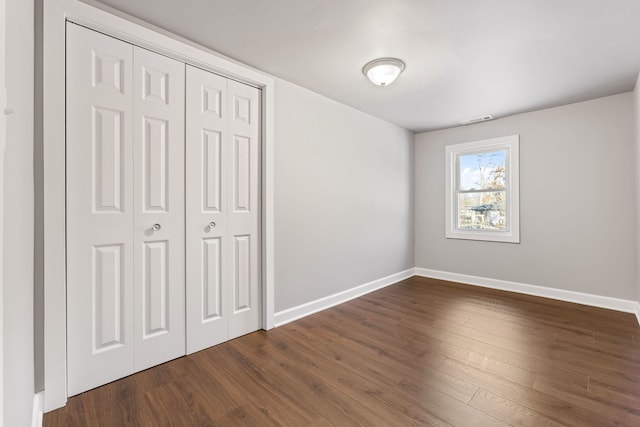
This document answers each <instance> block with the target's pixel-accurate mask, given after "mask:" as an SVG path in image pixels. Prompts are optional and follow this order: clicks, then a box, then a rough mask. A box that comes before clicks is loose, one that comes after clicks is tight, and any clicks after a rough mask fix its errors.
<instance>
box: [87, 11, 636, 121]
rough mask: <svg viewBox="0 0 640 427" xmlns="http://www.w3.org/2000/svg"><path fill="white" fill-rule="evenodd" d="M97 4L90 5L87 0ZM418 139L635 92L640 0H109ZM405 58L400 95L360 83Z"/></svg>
mask: <svg viewBox="0 0 640 427" xmlns="http://www.w3.org/2000/svg"><path fill="white" fill-rule="evenodd" d="M87 1H89V0H87ZM100 2H101V3H104V4H106V5H109V6H112V7H114V8H116V9H119V10H121V11H123V12H126V13H128V14H130V15H132V16H135V17H137V18H140V19H142V20H144V21H146V22H149V23H151V24H154V25H156V26H159V27H162V28H164V29H166V30H169V31H171V32H173V33H175V34H178V35H180V36H183V37H185V38H188V39H190V40H193V41H195V42H197V43H199V44H201V45H204V46H206V47H209V48H211V49H213V50H215V51H218V52H220V53H222V54H224V55H227V56H229V57H231V58H234V59H236V60H238V61H241V62H244V63H245V64H248V65H251V66H253V67H255V68H258V69H260V70H263V71H265V72H267V73H270V74H272V75H275V76H277V77H280V78H282V79H285V80H288V81H290V82H292V83H296V84H298V85H300V86H303V87H306V88H308V89H311V90H312V91H314V92H317V93H320V94H323V95H325V96H327V97H329V98H333V99H335V100H337V101H340V102H342V103H344V104H347V105H351V106H353V107H355V108H357V109H359V110H362V111H365V112H367V113H370V114H372V115H374V116H377V117H380V118H382V119H385V120H388V121H390V122H392V123H396V124H398V125H400V126H402V127H404V128H406V129H409V130H412V131H414V132H420V131H426V130H434V129H441V128H446V127H451V126H457V125H458V123H459V122H460V121H461V120H464V119H468V118H472V117H477V116H482V115H486V114H493V115H494V116H495V117H503V116H507V115H511V114H515V113H520V112H525V111H532V110H537V109H540V108H546V107H551V106H557V105H563V104H567V103H571V102H577V101H583V100H588V99H593V98H598V97H601V96H606V95H612V94H616V93H621V92H626V91H631V90H633V88H634V84H635V81H636V77H637V75H638V72H640V1H638V0H535V1H532V0H483V1H474V0H231V1H229V0H179V1H178V0H100ZM386 56H391V57H397V58H400V59H402V60H403V61H404V62H405V63H406V69H405V71H404V72H403V73H402V74H401V75H400V77H399V78H398V80H396V82H395V83H393V84H392V85H390V86H387V87H378V86H374V85H373V84H371V83H370V82H369V81H367V80H366V78H365V77H364V76H363V75H362V72H361V70H362V67H363V65H364V64H365V63H367V62H368V61H370V60H371V59H374V58H379V57H386Z"/></svg>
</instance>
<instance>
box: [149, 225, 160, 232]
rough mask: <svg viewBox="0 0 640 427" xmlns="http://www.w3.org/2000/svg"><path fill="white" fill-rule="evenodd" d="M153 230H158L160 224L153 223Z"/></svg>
mask: <svg viewBox="0 0 640 427" xmlns="http://www.w3.org/2000/svg"><path fill="white" fill-rule="evenodd" d="M151 228H153V231H160V229H161V228H162V226H161V225H160V224H153V227H151Z"/></svg>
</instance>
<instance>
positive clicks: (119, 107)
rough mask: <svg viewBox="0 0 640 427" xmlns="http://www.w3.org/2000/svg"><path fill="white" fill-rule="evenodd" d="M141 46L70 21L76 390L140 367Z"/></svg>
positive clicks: (71, 368)
mask: <svg viewBox="0 0 640 427" xmlns="http://www.w3.org/2000/svg"><path fill="white" fill-rule="evenodd" d="M132 61H133V48H132V46H131V45H129V44H127V43H124V42H121V41H119V40H116V39H113V38H110V37H107V36H104V35H102V34H99V33H96V32H94V31H90V30H87V29H85V28H83V27H80V26H77V25H75V24H68V25H67V149H66V163H67V165H66V174H67V176H66V186H67V198H66V204H67V260H68V265H67V346H68V353H67V357H68V393H69V395H70V396H71V395H75V394H78V393H80V392H83V391H86V390H89V389H91V388H94V387H97V386H99V385H102V384H105V383H107V382H110V381H113V380H115V379H118V378H121V377H124V376H127V375H129V374H131V373H133V371H134V339H133V262H132V261H133V257H132V251H133V239H132V224H133V191H132V189H133V185H132V184H133V181H132V179H133V177H132V138H131V136H132V122H131V116H132V113H133V102H132V74H131V71H132V65H133V64H132Z"/></svg>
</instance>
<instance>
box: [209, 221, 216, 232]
mask: <svg viewBox="0 0 640 427" xmlns="http://www.w3.org/2000/svg"><path fill="white" fill-rule="evenodd" d="M214 228H216V223H215V222H214V221H211V222H210V223H209V229H211V230H213V229H214Z"/></svg>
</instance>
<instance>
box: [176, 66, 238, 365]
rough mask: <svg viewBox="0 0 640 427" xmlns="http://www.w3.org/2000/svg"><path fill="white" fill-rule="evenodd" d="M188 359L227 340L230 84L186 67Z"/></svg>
mask: <svg viewBox="0 0 640 427" xmlns="http://www.w3.org/2000/svg"><path fill="white" fill-rule="evenodd" d="M186 87H187V95H186V97H187V99H186V113H187V114H186V117H187V123H186V127H187V132H186V160H187V165H188V167H187V171H186V172H187V173H186V204H187V205H186V207H187V209H186V210H187V214H186V215H187V218H186V239H187V243H186V245H187V249H186V254H187V258H186V268H187V353H193V352H196V351H199V350H202V349H204V348H207V347H210V346H212V345H215V344H219V343H221V342H224V341H226V340H227V323H228V320H227V317H228V313H229V307H228V303H227V301H228V299H229V291H230V290H229V289H228V285H227V283H228V282H229V271H228V270H229V269H228V257H229V255H228V250H227V249H226V248H227V247H228V245H229V243H228V240H229V239H228V236H227V232H226V230H227V212H228V210H229V208H230V206H229V202H228V194H229V184H230V182H229V177H228V175H229V172H228V171H229V170H230V168H229V160H230V156H231V152H230V146H229V143H228V117H227V79H225V78H223V77H220V76H218V75H215V74H212V73H208V72H206V71H203V70H201V69H199V68H195V67H192V66H189V65H187V86H186Z"/></svg>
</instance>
